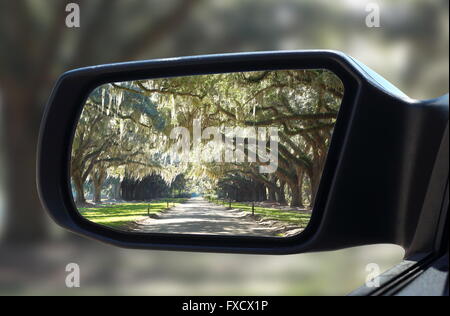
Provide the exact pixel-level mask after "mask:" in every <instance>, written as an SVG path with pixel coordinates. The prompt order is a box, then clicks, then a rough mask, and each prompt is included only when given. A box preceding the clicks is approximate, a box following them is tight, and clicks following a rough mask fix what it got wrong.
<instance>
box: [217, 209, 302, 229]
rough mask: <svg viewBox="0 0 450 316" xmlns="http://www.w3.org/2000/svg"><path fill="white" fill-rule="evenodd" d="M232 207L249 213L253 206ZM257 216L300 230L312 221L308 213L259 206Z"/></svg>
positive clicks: (256, 211) (256, 210)
mask: <svg viewBox="0 0 450 316" xmlns="http://www.w3.org/2000/svg"><path fill="white" fill-rule="evenodd" d="M228 205H229V204H228V203H226V204H225V206H228ZM231 207H232V208H235V209H240V210H243V211H246V212H249V213H251V212H252V206H251V205H249V204H245V203H231ZM255 215H259V216H261V217H263V218H264V219H270V220H277V221H283V222H287V223H289V224H290V225H294V226H298V227H299V228H305V227H306V226H307V225H308V223H309V221H310V219H311V214H310V213H307V212H300V211H285V210H279V209H274V208H266V207H259V206H255Z"/></svg>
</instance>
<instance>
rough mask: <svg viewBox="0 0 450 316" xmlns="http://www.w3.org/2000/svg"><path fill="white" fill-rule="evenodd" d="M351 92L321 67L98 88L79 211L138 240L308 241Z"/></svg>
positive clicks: (84, 138)
mask: <svg viewBox="0 0 450 316" xmlns="http://www.w3.org/2000/svg"><path fill="white" fill-rule="evenodd" d="M343 94H344V87H343V84H342V82H341V81H340V79H339V78H338V77H337V76H336V75H335V74H333V73H332V72H330V71H328V70H321V69H316V70H277V71H259V72H240V73H225V74H209V75H195V76H183V77H172V78H163V79H149V80H139V81H129V82H116V83H109V84H105V85H102V86H99V87H97V88H96V89H95V90H93V91H92V93H91V94H90V96H89V97H88V98H87V100H86V103H85V106H84V108H83V111H82V114H81V117H80V119H79V122H78V125H77V128H76V131H75V134H74V138H73V144H72V154H71V166H70V168H71V185H72V193H73V199H74V202H75V205H76V206H77V208H78V211H79V213H80V214H81V215H82V216H83V217H85V218H86V219H87V220H89V221H92V222H95V223H97V224H100V225H104V226H108V227H110V228H113V229H118V230H124V231H127V232H135V233H174V234H175V233H176V234H180V233H181V234H207V235H211V234H212V235H237V236H265V237H278V238H283V237H289V236H293V235H296V234H298V233H301V232H302V231H303V230H304V228H305V227H306V225H307V224H308V222H309V219H310V217H311V212H312V209H313V206H314V200H315V193H316V191H317V187H318V185H319V182H320V177H321V174H322V170H323V168H324V164H325V158H326V155H327V151H328V147H329V143H330V139H331V135H332V131H333V128H334V124H335V121H336V117H337V114H338V111H339V107H340V105H341V101H342V98H343Z"/></svg>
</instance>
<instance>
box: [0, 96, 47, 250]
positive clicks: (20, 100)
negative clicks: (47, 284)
mask: <svg viewBox="0 0 450 316" xmlns="http://www.w3.org/2000/svg"><path fill="white" fill-rule="evenodd" d="M3 88H5V89H4V90H2V91H1V92H2V93H4V94H3V97H4V110H5V111H4V115H5V116H4V120H3V122H2V124H0V126H1V128H2V130H3V135H4V140H5V145H6V151H5V163H6V168H5V171H6V172H5V173H6V177H5V180H6V181H5V184H6V193H7V194H6V197H7V200H6V203H7V205H6V209H7V213H6V217H5V222H6V223H5V225H4V227H5V232H4V239H3V241H4V242H6V243H27V242H33V243H34V242H38V241H42V240H45V239H46V237H47V236H48V226H47V224H48V221H47V217H46V216H43V213H44V211H43V209H42V207H41V203H40V200H39V197H38V194H37V190H36V179H35V174H36V144H37V135H38V129H39V128H38V118H39V113H38V112H37V111H36V109H37V108H38V107H37V106H36V105H35V104H32V103H31V104H30V103H29V102H28V101H27V100H26V99H25V98H24V94H25V93H24V92H23V91H18V90H13V87H3Z"/></svg>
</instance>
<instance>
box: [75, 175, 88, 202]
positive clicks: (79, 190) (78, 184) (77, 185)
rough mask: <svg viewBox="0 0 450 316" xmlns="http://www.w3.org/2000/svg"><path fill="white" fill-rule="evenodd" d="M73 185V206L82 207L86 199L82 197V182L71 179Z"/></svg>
mask: <svg viewBox="0 0 450 316" xmlns="http://www.w3.org/2000/svg"><path fill="white" fill-rule="evenodd" d="M72 179H73V183H74V185H75V193H76V195H75V204H76V205H78V206H82V205H84V204H86V198H85V196H84V182H83V180H82V179H81V178H79V177H76V178H75V177H73V178H72Z"/></svg>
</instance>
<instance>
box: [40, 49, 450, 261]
mask: <svg viewBox="0 0 450 316" xmlns="http://www.w3.org/2000/svg"><path fill="white" fill-rule="evenodd" d="M318 68H320V69H327V70H330V71H332V72H333V73H335V74H336V75H337V76H338V77H339V78H340V79H341V80H342V82H343V84H344V88H345V94H344V98H343V102H342V106H341V110H340V112H339V116H338V119H337V122H336V126H335V130H334V134H333V137H332V141H331V145H330V149H329V154H328V157H327V161H326V164H325V169H324V172H323V176H322V179H321V183H320V186H319V189H318V192H317V199H316V203H315V206H314V212H313V215H312V217H311V222H310V224H309V225H308V227H307V228H306V230H305V231H304V232H303V233H302V234H300V235H298V236H293V237H289V238H283V239H272V238H265V237H235V236H230V237H228V236H201V235H198V236H192V235H173V234H171V235H169V234H130V233H126V232H120V231H116V230H112V229H109V228H107V227H103V226H100V225H97V224H95V223H92V222H89V221H87V220H86V219H84V218H83V217H81V216H80V214H79V213H78V212H77V210H76V207H75V205H74V202H73V198H72V195H71V188H70V176H69V174H70V172H69V171H70V170H69V166H70V164H69V161H70V152H71V143H72V139H73V136H74V130H75V127H76V123H77V120H78V118H79V116H80V114H81V110H82V107H83V104H84V101H85V100H86V98H87V96H88V95H89V93H90V92H91V91H92V90H93V89H94V88H96V87H97V86H99V85H101V84H105V83H109V82H119V81H129V80H140V79H147V78H164V77H173V76H185V75H201V74H212V73H227V72H241V71H262V70H282V69H318ZM447 125H448V96H445V97H442V98H440V99H436V100H430V101H423V102H420V101H415V100H411V99H409V98H408V97H407V96H405V95H404V94H402V93H401V92H400V91H399V90H398V89H396V88H395V87H394V86H392V85H391V84H389V83H388V82H387V81H385V80H384V79H383V78H381V77H380V76H379V75H377V74H376V73H374V72H373V71H371V70H370V69H368V68H367V67H366V66H364V65H363V64H361V63H359V62H357V61H355V60H354V59H353V58H351V57H349V56H346V55H345V54H342V53H339V52H334V51H281V52H259V53H243V54H226V55H208V56H195V57H184V58H173V59H161V60H151V61H142V62H130V63H121V64H112V65H103V66H95V67H88V68H82V69H78V70H74V71H69V72H67V73H65V74H63V75H62V76H61V77H60V78H59V80H58V82H57V83H56V86H55V88H54V90H53V93H52V95H51V97H50V100H49V102H48V104H47V106H46V109H45V114H44V117H43V120H42V125H41V131H40V138H39V145H38V161H37V170H38V174H37V184H38V190H39V194H40V197H41V200H42V203H43V204H44V206H45V208H46V209H47V211H48V213H49V214H50V215H51V217H52V218H53V219H54V220H55V221H56V223H58V224H59V225H60V226H62V227H64V228H66V229H68V230H70V231H72V232H75V233H77V234H80V235H83V236H86V237H89V238H93V239H96V240H99V241H102V242H106V243H109V244H113V245H117V246H120V247H125V248H137V249H160V250H179V251H204V252H225V253H252V254H292V253H301V252H311V251H324V250H334V249H341V248H346V247H353V246H360V245H367V244H375V243H393V244H398V245H400V246H403V247H404V248H406V249H407V250H409V251H410V252H414V251H423V250H426V249H423V248H424V246H423V245H424V244H425V245H426V243H424V242H423V240H424V239H425V240H426V239H427V238H429V239H430V240H432V239H433V236H431V235H429V236H426V235H425V236H423V239H422V241H421V247H420V249H419V248H417V247H416V246H415V242H414V235H415V232H416V231H417V230H419V224H420V223H419V219H420V218H421V217H423V216H426V217H428V216H429V217H430V220H431V217H433V218H434V217H436V216H440V215H439V214H435V213H433V212H430V214H429V215H428V214H426V213H424V212H429V211H428V210H425V209H424V208H423V207H422V206H423V205H424V204H425V200H426V198H427V194H428V193H427V191H428V184H429V183H430V181H431V180H432V177H433V176H434V177H439V175H441V174H445V175H447V176H448V163H447V165H446V168H447V170H442V173H436V172H435V173H433V170H434V168H436V165H435V161H436V157H437V156H438V154H439V153H440V152H442V150H441V151H440V149H441V148H442V141H443V137H444V135H445V133H448V130H446V129H447ZM447 148H448V141H447ZM447 150H448V149H447ZM440 168H442V166H440ZM411 179H414V186H413V185H412V181H411Z"/></svg>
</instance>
